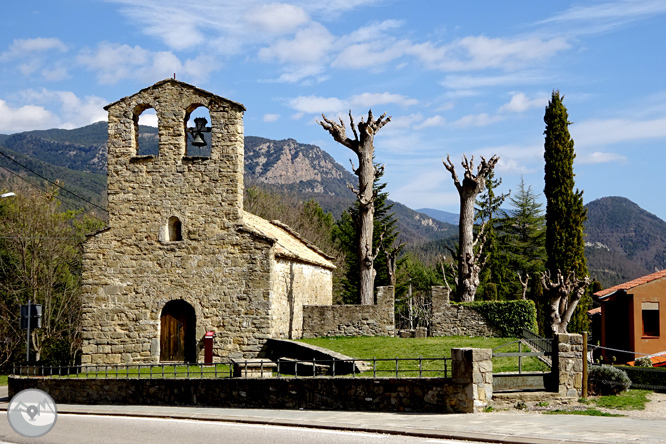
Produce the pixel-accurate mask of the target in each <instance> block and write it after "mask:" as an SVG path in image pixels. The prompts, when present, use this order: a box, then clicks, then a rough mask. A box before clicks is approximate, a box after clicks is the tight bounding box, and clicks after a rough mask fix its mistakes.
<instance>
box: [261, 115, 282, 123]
mask: <svg viewBox="0 0 666 444" xmlns="http://www.w3.org/2000/svg"><path fill="white" fill-rule="evenodd" d="M279 118H280V115H279V114H264V122H277V120H278V119H279Z"/></svg>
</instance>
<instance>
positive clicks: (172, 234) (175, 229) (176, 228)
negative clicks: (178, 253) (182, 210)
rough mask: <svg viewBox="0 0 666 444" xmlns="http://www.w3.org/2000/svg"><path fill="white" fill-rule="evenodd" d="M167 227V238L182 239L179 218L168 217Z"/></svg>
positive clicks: (172, 239) (171, 239)
mask: <svg viewBox="0 0 666 444" xmlns="http://www.w3.org/2000/svg"><path fill="white" fill-rule="evenodd" d="M167 228H168V230H169V240H170V241H182V240H183V233H182V229H183V227H182V225H181V223H180V219H178V218H177V217H176V216H172V217H170V218H169V223H168V225H167Z"/></svg>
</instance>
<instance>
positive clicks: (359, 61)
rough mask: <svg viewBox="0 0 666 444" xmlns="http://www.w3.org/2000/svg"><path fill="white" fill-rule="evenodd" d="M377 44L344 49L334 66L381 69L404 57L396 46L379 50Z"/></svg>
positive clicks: (365, 44)
mask: <svg viewBox="0 0 666 444" xmlns="http://www.w3.org/2000/svg"><path fill="white" fill-rule="evenodd" d="M378 46H379V45H378V44H376V43H361V44H357V45H351V46H348V47H346V48H345V49H343V50H342V51H341V52H340V54H338V57H337V58H336V59H335V60H334V61H333V66H337V67H341V68H353V69H359V68H368V67H375V68H377V67H379V66H380V65H384V64H385V63H387V62H390V61H391V60H395V59H397V58H398V57H400V56H402V51H400V49H399V48H397V47H396V46H391V47H390V48H386V49H379V48H378Z"/></svg>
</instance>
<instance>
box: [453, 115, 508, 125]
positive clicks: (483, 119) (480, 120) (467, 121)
mask: <svg viewBox="0 0 666 444" xmlns="http://www.w3.org/2000/svg"><path fill="white" fill-rule="evenodd" d="M502 119H503V117H502V116H491V115H489V114H487V113H481V114H469V115H467V116H465V117H462V118H460V119H458V120H456V121H455V122H453V123H452V125H453V126H457V127H465V126H487V125H491V124H493V123H496V122H499V121H500V120H502Z"/></svg>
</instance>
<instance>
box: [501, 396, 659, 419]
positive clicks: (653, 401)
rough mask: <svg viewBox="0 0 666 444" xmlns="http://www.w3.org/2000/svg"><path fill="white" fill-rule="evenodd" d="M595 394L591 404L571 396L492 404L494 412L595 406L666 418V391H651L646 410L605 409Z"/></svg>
mask: <svg viewBox="0 0 666 444" xmlns="http://www.w3.org/2000/svg"><path fill="white" fill-rule="evenodd" d="M594 398H595V397H594V396H590V397H589V398H588V399H590V403H589V404H584V403H582V402H578V400H577V399H571V398H552V399H547V400H544V401H532V400H526V401H522V402H523V404H524V406H525V407H524V408H518V407H522V405H518V407H517V404H518V403H519V402H520V401H519V400H515V399H511V400H504V399H494V400H493V401H492V402H491V403H490V406H491V407H492V408H493V411H494V412H500V411H501V412H502V413H515V414H534V413H543V412H546V411H550V410H558V409H559V410H586V409H588V408H595V409H598V410H600V411H602V412H608V413H615V414H619V415H624V416H628V417H631V418H662V419H666V393H651V394H649V395H648V399H649V400H650V402H647V403H646V404H645V410H615V409H605V408H602V407H598V406H597V405H596V404H595V403H594V402H593V401H592V400H593V399H594Z"/></svg>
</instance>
